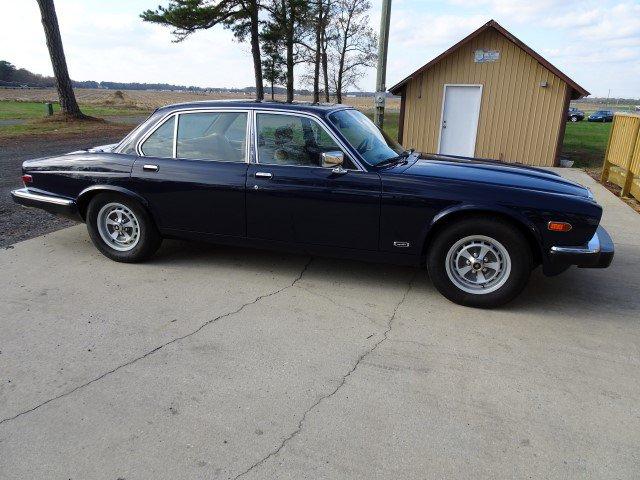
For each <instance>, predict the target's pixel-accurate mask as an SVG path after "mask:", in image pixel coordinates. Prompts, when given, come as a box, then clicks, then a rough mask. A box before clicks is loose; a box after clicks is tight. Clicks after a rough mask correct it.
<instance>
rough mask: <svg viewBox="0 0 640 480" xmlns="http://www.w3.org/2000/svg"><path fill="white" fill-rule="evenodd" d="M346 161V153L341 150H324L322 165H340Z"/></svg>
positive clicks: (327, 166) (326, 166) (328, 166)
mask: <svg viewBox="0 0 640 480" xmlns="http://www.w3.org/2000/svg"><path fill="white" fill-rule="evenodd" d="M343 163H344V153H342V152H341V151H339V150H336V151H333V152H322V166H323V167H325V168H332V167H340V166H342V164H343Z"/></svg>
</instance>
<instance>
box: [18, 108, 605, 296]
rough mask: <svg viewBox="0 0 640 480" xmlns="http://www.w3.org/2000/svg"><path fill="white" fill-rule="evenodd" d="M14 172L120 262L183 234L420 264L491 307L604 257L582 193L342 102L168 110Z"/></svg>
mask: <svg viewBox="0 0 640 480" xmlns="http://www.w3.org/2000/svg"><path fill="white" fill-rule="evenodd" d="M23 174H24V175H23V182H24V185H25V188H22V189H19V190H15V191H13V192H12V195H13V198H14V200H15V201H16V202H18V203H21V204H23V205H27V206H35V207H39V208H43V209H45V210H48V211H50V212H54V213H57V214H61V215H67V216H71V217H75V218H79V219H81V220H82V221H84V222H86V224H87V227H88V230H89V235H90V236H91V239H92V240H93V242H94V244H95V246H96V247H97V248H98V249H99V250H100V251H101V252H102V253H103V254H104V255H106V256H107V257H109V258H111V259H113V260H116V261H121V262H135V261H140V260H144V259H146V258H148V257H149V256H150V255H152V254H153V253H154V252H155V251H156V250H157V249H158V247H159V246H160V242H161V241H162V239H163V238H182V239H198V240H208V241H212V242H216V243H227V244H241V245H248V246H257V247H270V248H280V249H286V250H290V251H303V252H307V253H310V254H313V255H333V256H342V257H351V258H358V259H365V260H373V261H387V262H392V263H398V264H409V265H422V266H426V267H427V269H428V272H429V274H430V277H431V279H432V281H433V284H434V285H435V286H436V288H438V290H439V291H440V292H441V293H442V294H443V295H445V296H446V297H447V298H449V299H450V300H452V301H454V302H457V303H460V304H463V305H470V306H477V307H493V306H497V305H501V304H504V303H506V302H508V301H509V300H511V299H513V298H514V297H515V296H516V295H517V294H518V293H519V292H520V291H521V290H522V289H523V288H524V286H525V284H526V282H527V279H528V278H529V274H530V272H531V270H532V269H533V268H535V267H536V266H538V265H542V268H543V270H544V272H545V273H546V274H547V275H555V274H558V273H560V272H562V271H564V270H565V269H567V268H568V267H569V266H570V265H579V266H581V267H607V266H608V265H609V264H610V263H611V261H612V258H613V243H612V241H611V239H610V237H609V235H608V234H607V232H606V231H605V230H604V229H603V228H602V227H600V226H599V222H600V217H601V215H602V208H601V207H600V206H599V205H598V204H597V203H596V202H595V201H594V199H593V196H592V195H591V192H590V191H589V190H588V189H587V188H585V187H583V186H581V185H578V184H576V183H573V182H570V181H567V180H565V179H563V178H562V177H560V176H558V175H555V174H553V173H550V172H547V171H544V170H540V169H536V168H528V167H523V166H516V165H513V164H504V163H499V162H494V161H486V160H478V159H469V158H461V157H448V156H441V155H428V154H419V153H417V152H415V151H413V150H404V149H403V148H402V147H401V146H400V145H398V144H397V143H396V142H394V141H393V140H391V139H390V138H388V137H387V136H386V135H385V134H384V133H382V132H380V131H379V130H378V129H377V128H376V127H375V126H374V125H373V123H371V121H369V119H368V118H367V117H366V116H365V115H363V114H362V113H360V112H359V111H357V110H354V109H352V108H349V107H345V106H343V105H304V104H278V103H264V102H263V103H259V102H258V103H257V102H201V103H189V104H180V105H171V106H167V107H164V108H160V109H158V110H156V111H155V112H154V113H153V114H152V115H151V116H150V117H149V119H148V120H147V121H145V122H144V123H143V124H142V125H140V126H139V127H137V128H136V129H135V130H134V131H132V132H131V133H130V134H129V135H128V136H127V137H126V138H125V139H124V140H122V141H121V142H120V143H119V144H117V145H110V146H105V147H98V148H94V149H90V150H86V151H79V152H73V153H70V154H66V155H61V156H56V157H49V158H43V159H38V160H29V161H26V162H24V164H23Z"/></svg>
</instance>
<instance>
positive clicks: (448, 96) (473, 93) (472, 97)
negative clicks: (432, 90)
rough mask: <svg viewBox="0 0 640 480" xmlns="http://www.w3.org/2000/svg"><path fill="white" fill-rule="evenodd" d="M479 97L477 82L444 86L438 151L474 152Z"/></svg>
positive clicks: (443, 152)
mask: <svg viewBox="0 0 640 480" xmlns="http://www.w3.org/2000/svg"><path fill="white" fill-rule="evenodd" d="M481 99H482V86H481V85H445V86H444V98H443V106H442V124H441V125H440V146H439V148H438V153H441V154H443V155H459V156H463V157H473V156H474V154H475V150H476V134H477V132H478V118H479V116H480V101H481Z"/></svg>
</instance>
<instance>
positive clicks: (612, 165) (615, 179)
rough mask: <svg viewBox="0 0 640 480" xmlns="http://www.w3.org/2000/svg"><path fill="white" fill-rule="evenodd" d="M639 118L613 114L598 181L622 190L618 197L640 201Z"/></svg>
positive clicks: (637, 116)
mask: <svg viewBox="0 0 640 480" xmlns="http://www.w3.org/2000/svg"><path fill="white" fill-rule="evenodd" d="M638 132H640V115H632V114H628V113H616V114H615V115H614V117H613V126H612V127H611V134H610V135H609V143H608V144H607V153H606V154H605V157H604V165H603V167H602V181H603V182H606V181H609V182H612V183H615V184H616V185H618V186H620V187H622V192H620V196H621V197H627V196H629V195H633V196H634V197H636V198H637V199H638V200H640V135H638Z"/></svg>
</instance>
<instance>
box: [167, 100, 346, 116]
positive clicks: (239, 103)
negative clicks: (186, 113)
mask: <svg viewBox="0 0 640 480" xmlns="http://www.w3.org/2000/svg"><path fill="white" fill-rule="evenodd" d="M224 107H233V108H249V109H262V108H268V109H270V110H283V111H295V112H310V113H316V114H318V113H321V114H323V115H324V114H327V113H329V112H332V111H336V110H344V109H348V108H353V107H350V106H348V105H343V104H339V103H311V102H293V103H285V102H268V101H257V100H202V101H197V102H185V103H173V104H171V105H166V106H164V107H160V108H158V111H164V112H168V111H171V110H184V109H205V108H224Z"/></svg>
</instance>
